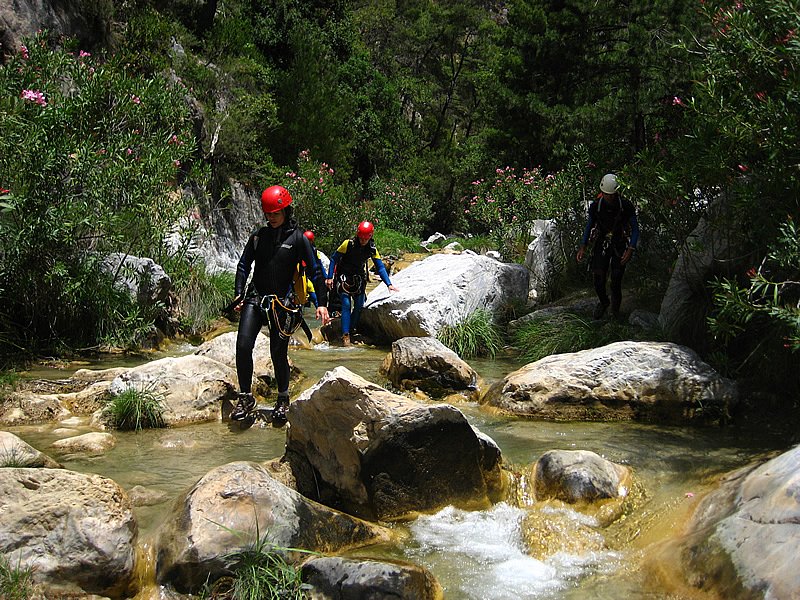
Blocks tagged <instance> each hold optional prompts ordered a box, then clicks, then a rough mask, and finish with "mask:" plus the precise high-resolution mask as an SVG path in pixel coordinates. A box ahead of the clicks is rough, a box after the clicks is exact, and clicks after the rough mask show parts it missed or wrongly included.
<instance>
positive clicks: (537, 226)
mask: <svg viewBox="0 0 800 600" xmlns="http://www.w3.org/2000/svg"><path fill="white" fill-rule="evenodd" d="M531 233H532V234H533V239H532V240H531V243H530V244H528V250H527V252H526V253H525V267H527V269H528V270H529V271H530V274H531V276H530V290H529V292H528V302H530V303H536V302H540V301H542V300H545V299H547V298H548V297H549V296H550V294H551V292H552V290H553V286H554V285H555V281H556V279H557V278H558V276H559V274H560V273H561V272H562V271H563V270H564V253H563V252H562V250H561V235H560V234H559V232H558V226H557V225H556V222H555V221H554V220H552V219H547V220H545V219H536V220H534V221H533V224H532V225H531Z"/></svg>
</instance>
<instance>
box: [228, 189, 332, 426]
mask: <svg viewBox="0 0 800 600" xmlns="http://www.w3.org/2000/svg"><path fill="white" fill-rule="evenodd" d="M291 204H292V196H291V195H290V194H289V191H288V190H287V189H286V188H284V187H281V186H279V185H273V186H271V187H268V188H267V189H265V190H264V191H263V193H262V194H261V208H262V210H263V212H264V215H265V217H266V219H267V221H268V223H269V224H268V225H267V226H264V227H261V228H260V229H258V230H257V231H255V232H254V233H253V234H252V235H251V236H250V238H249V239H248V240H247V244H246V245H245V247H244V251H243V252H242V256H241V258H240V259H239V264H238V266H237V268H236V287H235V290H236V298H235V299H234V302H236V310H241V318H240V320H239V332H238V335H237V337H236V373H237V375H238V378H239V390H240V392H239V394H238V398H237V402H236V406H235V407H234V409H233V411H232V412H231V415H230V416H231V419H232V420H243V419H245V418H247V416H248V413H249V412H250V411H251V410H252V409H253V408H254V407H255V404H256V401H255V398H253V394H252V393H251V382H252V378H253V348H254V346H255V342H256V336H257V335H258V332H259V331H260V330H261V327H262V326H263V325H269V349H270V356H271V358H272V363H273V366H274V368H275V379H276V381H277V386H278V397H277V400H276V402H275V408H274V410H273V414H272V419H273V422H274V423H278V424H280V423H281V422H285V420H286V411H287V409H288V408H289V358H288V355H287V351H288V348H289V338H290V337H291V334H292V333H293V332H294V331H295V330H296V329H297V327H299V326H301V325H302V326H304V329H305V330H306V334H307V335H308V336H309V337H310V331H309V330H308V326H307V325H305V322H304V321H303V320H302V306H297V305H296V302H295V297H294V286H293V280H294V279H295V278H296V273H297V272H298V270H299V269H301V268H302V263H303V262H305V265H306V266H305V269H306V272H307V274H308V277H309V278H310V279H313V280H314V281H316V282H317V286H316V289H317V301H318V307H317V310H316V317H317V319H319V320H320V321H322V324H323V325H325V324H327V323H328V321H329V320H330V319H329V317H328V309H327V290H326V288H325V275H324V273H323V270H322V266H321V265H320V263H319V262H318V261H317V258H316V253H315V251H314V248H313V246H312V245H311V243H310V242H309V240H308V238H307V237H306V236H304V235H303V232H302V230H301V229H299V228H298V226H297V223H296V222H295V221H294V219H293V218H292V207H291ZM254 263H255V268H254V269H253V278H252V280H251V281H250V284H249V285H247V287H246V289H245V286H246V284H247V278H248V276H249V274H250V269H251V266H252V265H253V264H254ZM237 301H238V302H237Z"/></svg>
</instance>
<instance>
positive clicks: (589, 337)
mask: <svg viewBox="0 0 800 600" xmlns="http://www.w3.org/2000/svg"><path fill="white" fill-rule="evenodd" d="M631 334H632V332H631V330H630V328H629V327H627V326H625V325H622V324H620V323H616V322H614V321H609V322H607V323H603V324H602V325H598V324H597V323H596V322H593V321H589V320H587V319H585V318H583V317H581V316H579V315H576V314H572V313H565V314H563V315H561V316H560V317H559V318H557V319H552V320H543V319H539V320H534V321H531V322H530V323H526V324H525V325H523V326H522V327H520V328H519V329H517V330H516V331H515V332H514V334H513V338H514V345H515V346H516V347H517V348H518V349H519V352H520V356H522V357H523V358H525V359H526V360H530V361H536V360H540V359H542V358H544V357H546V356H550V355H551V354H562V353H565V352H577V351H579V350H586V349H588V348H597V347H599V346H605V345H607V344H611V343H613V342H619V341H622V340H626V339H631Z"/></svg>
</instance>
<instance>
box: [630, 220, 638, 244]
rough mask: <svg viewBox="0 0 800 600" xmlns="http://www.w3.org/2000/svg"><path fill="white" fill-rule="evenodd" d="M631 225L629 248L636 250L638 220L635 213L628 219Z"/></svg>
mask: <svg viewBox="0 0 800 600" xmlns="http://www.w3.org/2000/svg"><path fill="white" fill-rule="evenodd" d="M630 224H631V241H630V244H629V245H630V247H631V248H636V244H638V243H639V219H637V218H636V213H633V214H632V215H631V219H630Z"/></svg>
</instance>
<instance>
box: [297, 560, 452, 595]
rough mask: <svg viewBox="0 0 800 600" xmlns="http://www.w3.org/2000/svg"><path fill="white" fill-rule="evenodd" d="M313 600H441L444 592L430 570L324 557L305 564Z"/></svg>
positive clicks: (407, 565) (398, 562)
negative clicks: (366, 599)
mask: <svg viewBox="0 0 800 600" xmlns="http://www.w3.org/2000/svg"><path fill="white" fill-rule="evenodd" d="M302 578H303V581H304V582H306V583H308V584H310V585H312V586H313V587H314V589H313V590H312V591H310V592H309V594H308V595H309V598H310V599H311V600H349V599H355V598H376V599H377V598H393V599H396V600H437V599H438V598H441V597H442V589H441V586H440V585H439V583H438V582H437V581H436V579H435V578H434V577H433V575H432V574H431V573H430V571H428V570H427V569H425V568H423V567H420V566H417V565H413V564H410V563H404V562H400V561H378V560H371V559H357V558H342V557H333V556H331V557H322V558H312V559H310V560H308V561H306V562H305V563H304V564H303V569H302Z"/></svg>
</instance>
